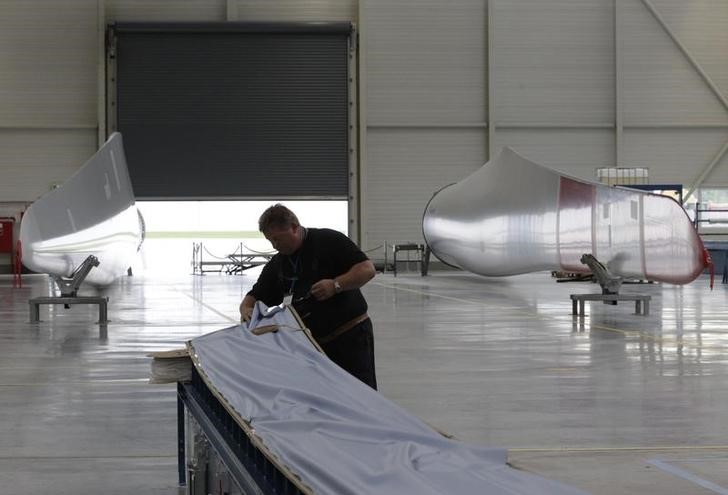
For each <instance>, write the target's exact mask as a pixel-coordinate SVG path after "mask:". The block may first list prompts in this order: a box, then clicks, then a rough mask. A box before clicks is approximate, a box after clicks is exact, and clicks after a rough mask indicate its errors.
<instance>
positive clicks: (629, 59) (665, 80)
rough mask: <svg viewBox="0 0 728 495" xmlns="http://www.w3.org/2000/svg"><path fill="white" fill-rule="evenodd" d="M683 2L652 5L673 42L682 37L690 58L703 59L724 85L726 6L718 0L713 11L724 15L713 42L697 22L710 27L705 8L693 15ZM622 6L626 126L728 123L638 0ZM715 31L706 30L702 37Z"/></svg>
mask: <svg viewBox="0 0 728 495" xmlns="http://www.w3.org/2000/svg"><path fill="white" fill-rule="evenodd" d="M684 3H685V5H677V4H675V3H674V2H664V3H657V2H655V3H653V4H652V5H654V6H655V8H656V9H657V11H658V13H659V14H660V15H661V17H663V18H664V19H665V21H666V22H668V26H669V27H670V28H671V29H672V30H673V32H674V33H675V35H676V36H677V37H678V39H681V38H682V39H681V42H683V44H684V45H685V47H686V48H687V49H688V50H689V52H690V53H691V54H692V55H693V56H694V57H695V59H696V60H698V61H700V60H701V59H706V60H707V61H708V64H707V66H706V69H707V67H708V66H709V67H711V69H712V71H713V72H714V73H715V74H716V75H718V76H720V79H722V83H723V84H724V85H725V82H726V74H725V72H726V71H728V62H726V60H728V35H726V34H725V33H726V32H728V27H726V26H728V18H726V15H728V2H723V3H724V4H725V7H723V8H716V9H713V10H712V12H713V13H715V14H718V15H717V16H716V17H718V18H721V17H723V24H722V28H723V33H722V34H718V33H716V35H717V37H716V38H714V39H709V38H706V37H705V35H704V34H702V33H701V30H702V27H701V26H702V24H705V25H707V26H711V25H712V24H713V23H714V22H715V19H714V18H713V17H712V15H711V14H710V13H709V12H707V11H706V10H705V9H696V10H695V11H693V10H692V7H693V3H692V2H684ZM700 3H704V2H696V4H695V5H698V4H700ZM623 4H624V9H623V17H622V19H623V21H622V33H623V39H622V47H623V61H624V66H623V75H624V83H623V85H624V86H623V87H624V120H625V125H629V124H630V123H650V124H654V123H657V124H661V123H671V122H673V123H688V124H690V123H706V122H708V123H710V122H720V123H728V109H726V108H725V107H724V106H723V105H722V104H721V103H720V100H719V99H718V98H717V97H716V96H715V94H713V92H711V90H710V88H709V86H708V85H707V84H706V83H705V81H704V80H703V79H702V78H701V77H700V75H699V74H698V72H697V71H696V70H695V69H694V68H693V66H692V65H691V64H690V62H689V61H688V59H687V57H686V56H685V55H684V54H683V53H682V52H681V51H680V49H679V48H678V46H677V44H676V43H675V42H674V41H673V40H671V39H670V37H669V36H668V34H667V33H666V31H665V30H664V29H663V27H662V26H661V25H660V23H659V22H658V21H657V20H656V18H655V16H654V15H653V14H652V13H651V12H650V11H649V10H648V9H647V7H646V6H645V4H643V3H642V2H641V1H640V0H630V1H623ZM716 7H717V6H716ZM698 17H702V22H700V23H698V22H697V20H696V19H697V18H698ZM668 20H669V21H668ZM684 21H685V22H684ZM673 26H674V27H675V29H673ZM714 30H716V29H715V28H711V29H709V30H708V32H707V33H705V34H709V33H710V32H711V31H714ZM691 45H692V46H691ZM720 53H722V56H723V63H722V64H720V63H718V60H716V56H719V54H720ZM701 65H702V64H701ZM727 94H728V93H727Z"/></svg>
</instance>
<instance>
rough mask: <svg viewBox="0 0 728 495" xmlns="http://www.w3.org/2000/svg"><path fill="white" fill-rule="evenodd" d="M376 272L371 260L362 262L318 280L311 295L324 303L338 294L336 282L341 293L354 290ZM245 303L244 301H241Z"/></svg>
mask: <svg viewBox="0 0 728 495" xmlns="http://www.w3.org/2000/svg"><path fill="white" fill-rule="evenodd" d="M376 273H377V271H376V270H375V269H374V263H372V261H371V260H364V261H361V262H359V263H357V264H356V265H354V266H352V267H351V268H350V269H349V271H348V272H346V273H343V274H341V275H338V276H336V277H335V278H333V279H331V278H326V279H323V280H319V281H318V282H316V283H315V284H313V286H311V294H312V295H313V297H315V298H316V299H317V300H318V301H324V300H326V299H329V298H331V297H334V296H335V295H336V294H337V293H338V292H337V289H336V283H337V282H338V284H339V286H340V287H341V291H339V292H342V291H345V290H354V289H358V288H360V287H362V286H363V285H364V284H366V283H367V282H369V281H370V280H371V279H373V278H374V275H376ZM243 302H245V300H243Z"/></svg>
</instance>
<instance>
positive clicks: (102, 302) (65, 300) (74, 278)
mask: <svg viewBox="0 0 728 495" xmlns="http://www.w3.org/2000/svg"><path fill="white" fill-rule="evenodd" d="M97 266H99V260H98V258H96V256H89V257H88V258H86V259H85V260H84V262H83V263H81V265H80V266H79V267H78V268H76V270H75V271H74V272H73V274H72V275H71V277H70V278H66V277H60V276H58V275H52V276H51V277H52V278H53V281H54V282H55V283H56V286H57V287H58V290H59V291H60V293H61V295H60V296H50V297H34V298H32V299H30V300H29V301H28V305H29V306H30V322H31V323H37V322H39V321H40V305H41V304H63V306H64V307H65V308H66V309H68V308H70V307H71V305H72V304H97V305H98V306H99V321H98V323H99V324H100V325H105V324H106V323H108V321H109V320H108V317H107V304H108V302H109V298H108V297H99V296H79V295H78V289H79V288H80V287H81V284H82V283H83V282H84V280H86V277H87V276H88V274H89V272H90V271H91V270H92V269H93V268H94V267H97Z"/></svg>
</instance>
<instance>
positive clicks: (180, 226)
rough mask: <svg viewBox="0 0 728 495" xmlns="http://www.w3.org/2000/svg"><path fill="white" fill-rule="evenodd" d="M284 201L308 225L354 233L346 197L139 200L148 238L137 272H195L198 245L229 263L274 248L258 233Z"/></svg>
mask: <svg viewBox="0 0 728 495" xmlns="http://www.w3.org/2000/svg"><path fill="white" fill-rule="evenodd" d="M278 202H280V203H283V204H285V205H286V206H287V207H288V208H290V209H291V210H292V211H294V212H295V213H296V215H297V216H298V218H299V220H300V221H301V224H302V225H304V226H306V227H327V228H330V229H334V230H338V231H339V232H343V233H344V234H347V233H348V232H347V231H348V204H347V202H346V201H332V200H329V201H138V202H137V207H138V208H139V211H140V212H141V214H142V216H143V217H144V223H145V230H146V236H145V240H144V244H143V245H142V248H141V250H140V255H139V257H138V258H137V262H136V263H135V265H134V266H133V270H134V272H135V273H140V274H144V275H145V276H154V277H166V276H179V275H183V274H190V273H192V272H193V265H192V261H193V246H194V245H195V244H197V245H199V246H200V247H198V253H199V255H201V256H202V257H203V258H204V259H205V260H209V261H215V260H220V261H224V260H225V259H229V256H230V255H233V254H236V253H239V252H241V251H242V252H248V253H251V252H252V253H255V252H261V253H268V252H271V251H272V250H273V248H272V246H271V245H270V243H269V242H268V241H267V240H266V239H265V238H264V237H263V235H262V234H261V233H260V232H258V218H259V217H260V215H261V214H262V213H263V211H264V210H265V209H266V208H267V207H268V206H270V205H272V204H275V203H278ZM221 266H222V265H221Z"/></svg>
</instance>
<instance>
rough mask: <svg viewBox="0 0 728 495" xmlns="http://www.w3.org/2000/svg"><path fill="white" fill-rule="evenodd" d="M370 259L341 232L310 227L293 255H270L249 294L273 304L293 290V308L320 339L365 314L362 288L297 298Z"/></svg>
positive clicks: (365, 305) (365, 308)
mask: <svg viewBox="0 0 728 495" xmlns="http://www.w3.org/2000/svg"><path fill="white" fill-rule="evenodd" d="M368 259H369V258H367V255H366V254H364V253H363V252H362V251H361V250H360V249H359V248H358V247H357V245H356V244H354V243H353V242H352V241H351V239H349V238H348V237H346V236H345V235H344V234H342V233H341V232H337V231H335V230H331V229H313V228H310V229H307V230H306V237H305V239H304V240H303V244H302V245H301V247H300V248H299V249H298V251H296V252H295V253H293V254H291V255H290V256H286V255H283V254H280V253H279V254H276V255H275V256H273V258H271V260H270V261H269V262H268V263H267V264H266V265H265V266H264V267H263V271H262V272H261V274H260V277H258V281H257V282H256V283H255V285H253V288H252V289H251V290H250V292H249V293H248V294H250V295H252V296H253V297H255V298H256V299H257V300H259V301H263V302H264V303H265V304H266V305H268V306H273V305H276V304H280V303H282V302H283V297H284V296H286V295H287V294H291V293H292V294H293V301H294V304H293V306H294V308H296V309H297V310H298V312H299V314H300V315H301V316H302V317H303V320H304V323H305V324H306V326H307V327H308V328H309V329H310V330H311V332H312V333H313V335H314V337H316V338H321V337H324V336H326V335H328V334H329V333H331V332H333V331H334V330H335V329H336V328H338V327H339V326H341V325H343V324H344V323H346V322H348V321H350V320H353V319H354V318H356V317H357V316H360V315H362V314H364V313H366V311H367V302H366V300H365V299H364V296H363V295H362V293H361V291H360V290H359V289H355V290H345V291H343V292H340V293H339V294H336V295H335V296H333V297H331V298H330V299H327V300H325V301H316V300H315V299H314V298H313V297H309V298H307V299H305V301H303V302H301V303H297V300H300V299H302V298H305V297H306V296H308V295H309V291H310V290H311V286H312V285H313V284H315V283H316V282H318V281H319V280H323V279H333V278H335V277H338V276H339V275H343V274H344V273H346V272H348V271H349V270H350V269H351V267H352V266H354V265H356V264H357V263H360V262H362V261H366V260H368Z"/></svg>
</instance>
